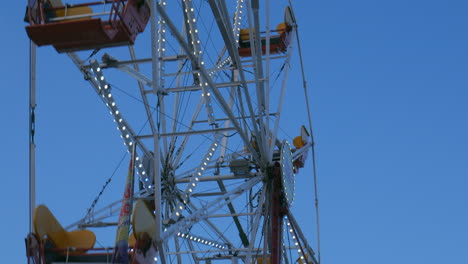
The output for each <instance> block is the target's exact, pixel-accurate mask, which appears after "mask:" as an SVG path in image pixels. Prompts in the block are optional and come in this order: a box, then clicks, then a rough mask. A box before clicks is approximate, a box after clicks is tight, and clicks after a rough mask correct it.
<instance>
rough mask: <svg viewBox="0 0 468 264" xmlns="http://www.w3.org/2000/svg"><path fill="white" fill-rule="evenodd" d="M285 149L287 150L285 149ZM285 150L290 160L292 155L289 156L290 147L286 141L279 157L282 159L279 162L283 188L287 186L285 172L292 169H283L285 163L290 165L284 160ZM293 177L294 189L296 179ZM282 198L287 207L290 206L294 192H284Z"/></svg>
mask: <svg viewBox="0 0 468 264" xmlns="http://www.w3.org/2000/svg"><path fill="white" fill-rule="evenodd" d="M286 147H287V148H286ZM286 150H287V151H288V152H289V154H290V155H289V157H288V159H290V158H291V156H292V155H291V146H290V145H289V142H288V141H285V144H284V146H283V148H282V155H281V156H282V157H283V160H282V161H281V162H282V163H283V165H282V168H281V174H282V176H283V177H282V178H283V186H287V185H286V171H287V170H289V169H291V170H292V168H285V166H284V163H285V162H291V163H292V161H291V160H287V161H285V160H284V154H285V151H286ZM291 166H292V164H291ZM294 176H295V175H294V174H293V179H292V180H293V185H292V186H293V187H294V186H295V184H296V177H294ZM284 196H285V197H286V200H287V202H288V204H289V205H291V204H292V203H293V202H294V190H292V193H291V192H288V191H286V192H285V193H284Z"/></svg>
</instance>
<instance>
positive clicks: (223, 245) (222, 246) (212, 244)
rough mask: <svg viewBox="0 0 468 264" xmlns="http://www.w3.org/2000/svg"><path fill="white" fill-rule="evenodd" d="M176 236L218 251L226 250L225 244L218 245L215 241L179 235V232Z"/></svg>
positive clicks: (183, 234)
mask: <svg viewBox="0 0 468 264" xmlns="http://www.w3.org/2000/svg"><path fill="white" fill-rule="evenodd" d="M177 236H178V237H181V238H185V239H187V240H191V241H193V242H196V243H200V244H204V245H207V246H211V247H215V248H219V249H227V248H228V246H227V245H226V244H221V243H218V242H216V241H213V240H210V239H206V238H204V237H200V236H195V235H189V234H185V233H180V232H179V233H177Z"/></svg>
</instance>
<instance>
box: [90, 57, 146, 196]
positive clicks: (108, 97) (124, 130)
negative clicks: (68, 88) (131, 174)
mask: <svg viewBox="0 0 468 264" xmlns="http://www.w3.org/2000/svg"><path fill="white" fill-rule="evenodd" d="M90 65H91V71H92V72H93V74H94V83H95V84H97V87H98V90H99V93H100V95H101V96H102V98H103V100H104V101H105V102H106V106H107V107H108V108H109V110H110V114H111V115H112V116H113V117H114V122H115V123H117V129H118V130H119V131H120V134H121V135H120V136H121V137H122V138H123V140H124V144H125V146H127V148H128V151H129V152H131V151H132V148H133V144H134V141H135V138H134V135H133V133H132V131H131V129H130V128H129V125H128V124H127V121H125V119H124V118H123V116H122V114H121V113H120V111H119V108H118V107H117V104H116V103H115V100H114V98H113V96H112V93H111V88H110V85H109V83H107V81H106V78H105V77H104V75H103V73H102V69H101V68H100V67H99V63H98V62H97V61H96V60H92V61H91V62H90ZM135 166H136V168H137V173H138V174H139V175H140V181H141V182H142V183H143V186H144V187H145V189H146V190H147V191H148V192H149V193H151V192H152V191H153V189H152V188H153V186H152V185H151V182H150V180H149V175H148V174H147V173H146V171H145V169H144V167H143V163H142V160H141V159H140V158H139V157H138V156H136V157H135Z"/></svg>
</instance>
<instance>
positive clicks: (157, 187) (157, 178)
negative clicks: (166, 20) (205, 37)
mask: <svg viewBox="0 0 468 264" xmlns="http://www.w3.org/2000/svg"><path fill="white" fill-rule="evenodd" d="M150 4H151V55H152V61H151V62H152V78H153V83H152V84H153V90H154V91H157V90H158V86H157V85H158V80H159V76H158V74H159V72H158V56H157V54H158V52H157V40H156V37H157V36H156V31H157V19H156V17H157V12H158V11H157V8H156V5H157V3H156V0H150ZM159 97H160V94H158V98H157V100H159ZM158 114H159V115H161V112H159V113H158ZM158 132H159V131H156V133H154V134H153V135H154V137H153V140H154V150H153V153H154V207H155V211H156V214H155V224H156V226H155V240H156V241H155V242H156V244H157V246H158V251H159V257H160V260H161V263H163V264H165V263H166V258H165V254H164V249H163V248H162V240H161V232H162V212H161V202H162V200H161V171H160V166H159V159H160V152H159V134H158Z"/></svg>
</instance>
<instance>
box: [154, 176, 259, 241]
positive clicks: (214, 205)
mask: <svg viewBox="0 0 468 264" xmlns="http://www.w3.org/2000/svg"><path fill="white" fill-rule="evenodd" d="M262 179H263V177H262V176H257V177H255V178H252V179H250V180H249V181H247V182H245V183H243V184H241V185H239V186H238V187H237V188H234V189H232V190H231V191H229V192H227V193H226V194H224V195H222V196H220V197H218V198H217V199H215V200H213V201H211V202H209V203H208V204H207V205H205V206H203V207H202V208H200V209H199V210H197V211H196V212H193V213H192V214H191V215H189V216H187V217H185V218H183V219H181V220H180V221H179V222H177V223H175V224H174V225H172V226H171V227H169V228H168V229H167V230H166V231H165V232H164V233H163V234H162V236H161V238H162V239H163V240H167V239H169V238H170V237H172V236H173V235H174V234H176V233H177V232H179V231H180V230H183V229H185V228H188V227H190V226H192V225H194V224H195V223H197V222H199V221H201V220H202V219H206V218H207V217H208V216H209V215H210V214H212V213H213V212H215V211H217V210H219V209H220V208H222V207H223V206H225V205H226V204H227V203H229V201H232V200H234V199H236V198H237V197H239V195H241V194H242V193H244V192H245V191H247V190H249V189H250V188H251V187H252V186H254V185H255V184H257V183H258V182H260V181H261V180H262Z"/></svg>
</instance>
